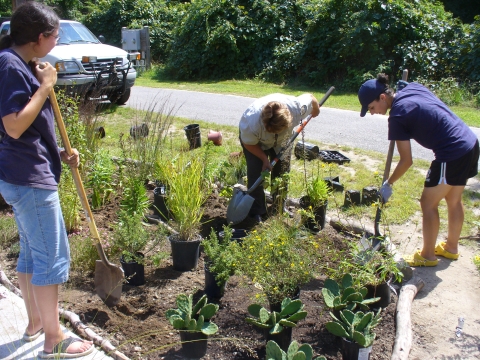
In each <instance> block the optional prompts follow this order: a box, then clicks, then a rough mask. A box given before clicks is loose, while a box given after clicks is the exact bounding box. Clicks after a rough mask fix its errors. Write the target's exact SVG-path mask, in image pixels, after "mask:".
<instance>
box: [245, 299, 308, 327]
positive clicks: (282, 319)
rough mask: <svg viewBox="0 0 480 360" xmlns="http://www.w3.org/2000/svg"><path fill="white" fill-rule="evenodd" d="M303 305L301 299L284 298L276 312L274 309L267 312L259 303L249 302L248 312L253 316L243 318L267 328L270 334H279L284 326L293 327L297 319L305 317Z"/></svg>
mask: <svg viewBox="0 0 480 360" xmlns="http://www.w3.org/2000/svg"><path fill="white" fill-rule="evenodd" d="M303 306H304V305H303V304H302V301H301V300H291V299H289V298H285V299H283V301H282V304H281V310H280V312H279V313H278V312H276V311H272V312H269V311H268V310H267V309H265V308H264V307H262V306H261V305H259V304H251V305H250V306H249V307H248V313H249V314H250V315H252V316H253V318H251V317H247V318H246V319H245V320H246V322H248V323H249V324H252V325H255V326H258V327H259V328H261V329H268V330H269V333H270V334H272V335H274V334H279V333H281V332H282V330H283V329H284V327H286V326H287V327H295V326H297V322H298V321H300V320H303V319H305V317H306V316H307V312H306V311H304V310H303Z"/></svg>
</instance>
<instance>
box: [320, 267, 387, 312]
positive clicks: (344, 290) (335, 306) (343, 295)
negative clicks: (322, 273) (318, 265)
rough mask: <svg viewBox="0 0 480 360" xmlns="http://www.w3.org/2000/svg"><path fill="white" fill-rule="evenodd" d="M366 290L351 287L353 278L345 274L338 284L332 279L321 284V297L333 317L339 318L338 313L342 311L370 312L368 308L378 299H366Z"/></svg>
mask: <svg viewBox="0 0 480 360" xmlns="http://www.w3.org/2000/svg"><path fill="white" fill-rule="evenodd" d="M367 292H368V290H367V288H365V287H360V288H359V289H356V288H355V287H354V285H353V278H352V275H350V274H345V275H344V276H343V277H342V280H341V281H340V283H337V282H336V281H335V280H333V279H330V278H329V279H326V280H325V282H324V284H323V289H322V295H323V300H324V302H325V305H326V306H327V307H328V308H329V309H330V310H332V311H333V313H334V314H335V316H337V317H338V316H340V314H339V312H340V311H341V310H343V309H348V310H351V311H354V310H357V309H360V310H362V311H368V310H370V308H369V306H370V305H371V304H374V303H375V302H377V301H378V300H380V298H368V297H367Z"/></svg>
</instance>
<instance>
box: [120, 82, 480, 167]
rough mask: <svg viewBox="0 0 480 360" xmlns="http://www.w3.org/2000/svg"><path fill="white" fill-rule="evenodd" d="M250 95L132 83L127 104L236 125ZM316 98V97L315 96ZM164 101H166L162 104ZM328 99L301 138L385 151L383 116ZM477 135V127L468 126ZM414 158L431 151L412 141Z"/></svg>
mask: <svg viewBox="0 0 480 360" xmlns="http://www.w3.org/2000/svg"><path fill="white" fill-rule="evenodd" d="M253 100H254V98H250V97H243V96H235V95H221V94H211V93H202V92H195V91H185V90H169V89H158V88H147V87H141V86H134V87H133V89H132V95H131V97H130V100H129V101H128V102H127V106H131V107H135V108H138V109H143V110H146V109H152V107H154V108H155V109H156V110H158V111H160V109H162V107H163V111H162V112H165V108H167V109H173V111H174V112H175V113H176V116H180V117H185V118H189V119H192V120H193V121H195V120H202V121H207V122H212V123H217V124H224V125H234V126H237V125H238V122H239V120H240V117H241V115H242V113H243V112H244V111H245V109H246V108H247V107H248V106H249V105H250V104H251V103H252V101H253ZM319 100H320V99H319ZM165 104H167V105H165ZM327 106H328V100H327V102H326V103H325V107H322V110H321V113H320V115H319V116H317V117H316V118H314V119H312V120H311V121H310V123H309V124H308V126H307V127H306V129H305V140H306V141H308V140H317V141H321V142H323V143H325V144H338V145H347V146H351V147H354V148H361V149H366V150H374V151H377V152H380V153H385V154H386V153H387V151H388V140H387V117H386V116H382V115H373V116H372V115H367V116H365V117H364V118H361V117H360V115H359V112H360V105H359V111H349V110H339V109H333V108H328V107H327ZM472 130H474V132H475V133H476V134H477V136H478V137H480V129H478V128H472ZM412 154H413V157H414V158H420V159H425V160H432V159H433V153H432V152H431V151H430V150H427V149H425V148H423V147H421V146H420V145H418V144H417V143H416V142H415V141H412Z"/></svg>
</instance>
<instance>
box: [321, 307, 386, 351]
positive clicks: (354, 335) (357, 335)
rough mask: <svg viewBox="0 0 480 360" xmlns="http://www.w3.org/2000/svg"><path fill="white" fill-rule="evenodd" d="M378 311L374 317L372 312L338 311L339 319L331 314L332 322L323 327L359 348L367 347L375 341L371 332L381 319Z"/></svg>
mask: <svg viewBox="0 0 480 360" xmlns="http://www.w3.org/2000/svg"><path fill="white" fill-rule="evenodd" d="M380 311H381V309H379V310H378V312H377V314H376V315H375V314H374V313H373V312H372V311H370V312H368V313H364V312H363V311H358V312H356V313H353V312H352V311H350V310H348V309H344V310H342V311H340V319H338V318H337V317H335V315H333V314H332V313H330V316H331V317H332V318H333V321H329V322H327V323H326V325H325V327H326V328H327V330H328V331H329V332H331V333H332V334H333V335H335V336H340V337H342V338H345V339H347V340H350V341H354V342H356V343H357V344H358V345H360V346H361V347H369V346H371V345H372V343H373V340H375V333H374V332H373V331H372V330H373V329H374V328H375V327H376V326H377V325H378V323H379V322H380V320H381V319H382V318H381V317H380Z"/></svg>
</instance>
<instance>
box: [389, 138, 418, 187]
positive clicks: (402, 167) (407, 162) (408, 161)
mask: <svg viewBox="0 0 480 360" xmlns="http://www.w3.org/2000/svg"><path fill="white" fill-rule="evenodd" d="M395 143H396V145H397V150H398V153H399V154H400V161H399V162H398V164H397V166H396V167H395V170H394V171H393V173H392V175H391V176H390V178H389V179H388V183H389V184H393V183H394V182H395V181H397V180H398V179H400V178H401V177H402V176H403V174H405V173H406V172H407V170H408V169H409V168H410V166H412V164H413V160H412V146H411V144H410V140H406V141H399V140H397V141H396V142H395Z"/></svg>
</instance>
